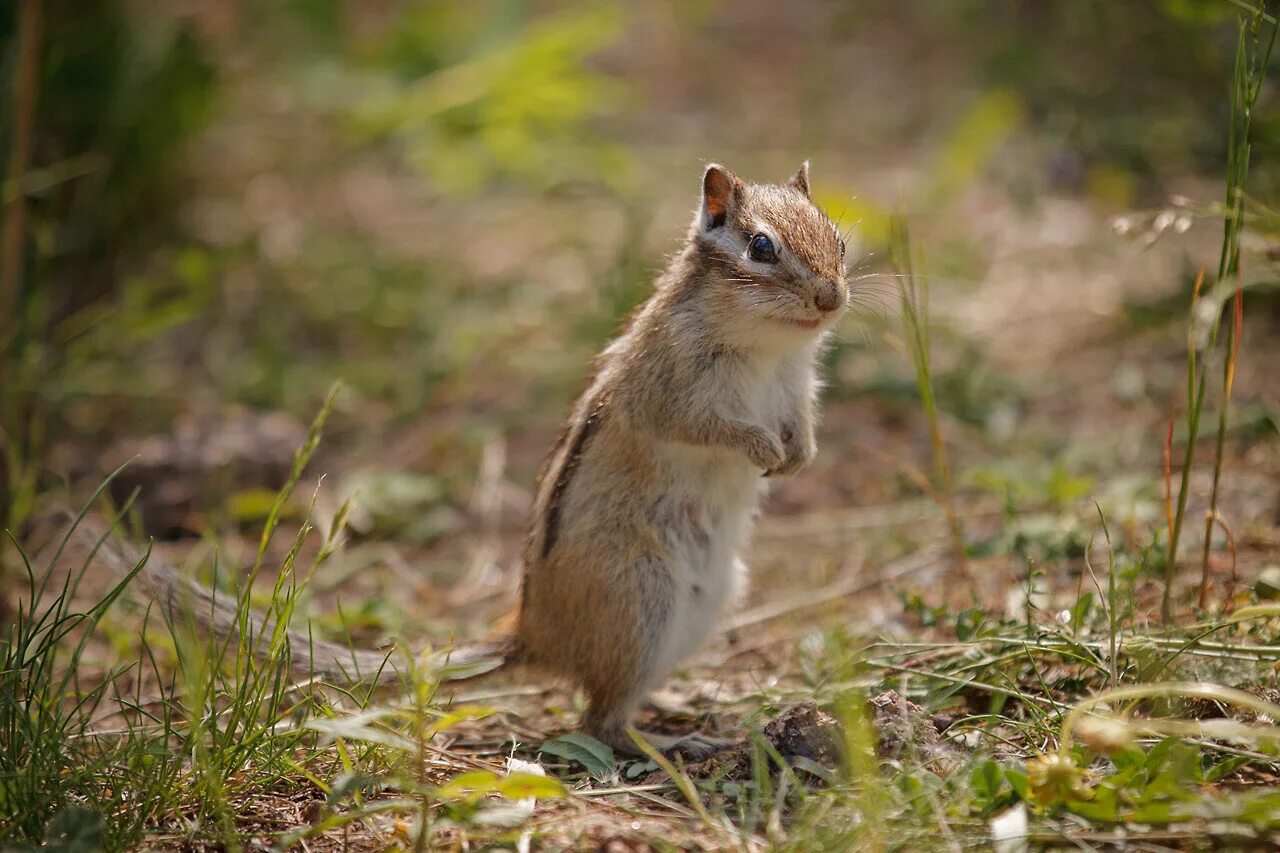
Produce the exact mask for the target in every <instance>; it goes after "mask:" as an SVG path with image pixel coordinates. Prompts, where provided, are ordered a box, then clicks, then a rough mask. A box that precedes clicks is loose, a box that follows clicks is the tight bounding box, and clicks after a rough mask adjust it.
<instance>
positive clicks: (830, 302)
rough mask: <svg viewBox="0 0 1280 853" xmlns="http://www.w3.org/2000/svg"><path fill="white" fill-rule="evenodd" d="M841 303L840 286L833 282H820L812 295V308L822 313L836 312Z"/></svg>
mask: <svg viewBox="0 0 1280 853" xmlns="http://www.w3.org/2000/svg"><path fill="white" fill-rule="evenodd" d="M843 302H844V300H843V299H842V298H841V289H840V285H839V284H838V283H837V282H834V281H824V282H822V283H821V284H819V285H818V289H817V291H815V292H814V294H813V304H814V307H816V308H817V309H818V310H819V311H822V312H824V313H826V312H830V311H834V310H836V309H837V308H839V307H840V305H841V304H842V303H843Z"/></svg>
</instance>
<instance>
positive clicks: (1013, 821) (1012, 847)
mask: <svg viewBox="0 0 1280 853" xmlns="http://www.w3.org/2000/svg"><path fill="white" fill-rule="evenodd" d="M990 825H991V846H992V847H994V848H995V851H996V853H1023V851H1025V850H1026V849H1027V807H1026V805H1024V804H1023V803H1018V804H1017V805H1016V806H1014V807H1013V808H1011V809H1009V810H1008V811H1004V812H1001V813H1000V814H998V815H996V816H995V817H993V818H991V824H990Z"/></svg>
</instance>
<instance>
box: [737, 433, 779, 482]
mask: <svg viewBox="0 0 1280 853" xmlns="http://www.w3.org/2000/svg"><path fill="white" fill-rule="evenodd" d="M745 444H746V446H745V447H743V450H744V451H745V452H746V454H747V458H748V459H750V460H751V462H752V464H753V465H755V466H757V467H758V468H761V469H762V470H764V471H766V472H768V471H773V470H774V469H776V468H777V467H778V466H780V465H782V464H783V462H785V461H786V458H787V450H786V448H785V447H784V446H783V444H782V441H781V439H780V438H779V437H778V436H776V435H774V434H773V433H772V432H770V431H769V430H767V429H765V428H764V427H751V428H750V429H749V430H748V432H747V435H746V443H745Z"/></svg>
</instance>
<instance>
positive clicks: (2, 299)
mask: <svg viewBox="0 0 1280 853" xmlns="http://www.w3.org/2000/svg"><path fill="white" fill-rule="evenodd" d="M40 4H41V0H19V6H18V59H17V65H16V67H15V69H14V76H13V98H12V103H13V112H12V114H11V116H10V119H9V127H10V130H11V133H10V137H9V166H8V169H7V170H6V172H5V177H6V179H7V184H8V186H10V187H12V188H13V189H12V191H11V192H10V193H8V194H7V197H6V198H5V199H4V232H3V235H0V252H3V255H0V386H3V388H4V389H5V390H4V392H3V393H0V527H3V528H5V529H8V528H10V527H11V526H13V525H14V524H15V521H16V513H15V512H14V509H15V505H16V504H17V500H16V495H17V493H18V492H19V491H20V488H21V485H20V484H21V483H22V482H24V481H27V480H28V479H29V472H27V471H25V470H24V469H25V467H26V465H25V464H24V463H23V456H24V453H23V445H25V443H26V438H27V437H26V436H25V435H24V434H23V430H21V429H20V427H19V424H20V423H21V422H22V413H21V412H20V411H19V406H20V403H19V400H18V395H17V394H16V393H15V389H14V387H13V386H14V384H15V383H14V381H13V379H12V377H11V376H10V375H9V362H10V358H11V356H15V355H16V353H15V350H16V348H17V346H18V340H17V338H18V334H17V332H18V322H17V315H18V310H19V303H20V299H19V296H18V291H19V289H20V287H21V285H22V274H23V267H24V264H23V260H24V257H25V254H26V252H25V251H24V250H25V245H24V244H25V242H26V220H27V199H26V194H25V193H24V191H23V181H24V178H25V177H26V171H27V165H28V162H29V160H30V157H31V135H32V129H33V125H34V124H35V112H36V92H37V90H38V87H39V81H40V11H41V9H40ZM8 543H9V539H8V537H7V536H4V535H0V589H3V588H4V576H5V565H6V562H5V552H6V551H8ZM6 621H8V606H7V602H6V601H4V600H3V599H2V598H0V622H6Z"/></svg>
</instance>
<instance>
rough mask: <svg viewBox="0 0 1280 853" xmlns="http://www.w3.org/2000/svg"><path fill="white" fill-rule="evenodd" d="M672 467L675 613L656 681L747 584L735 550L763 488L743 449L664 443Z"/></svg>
mask: <svg viewBox="0 0 1280 853" xmlns="http://www.w3.org/2000/svg"><path fill="white" fill-rule="evenodd" d="M664 450H666V451H667V452H668V454H669V456H668V462H669V464H670V466H671V471H672V473H673V474H674V477H673V482H674V483H675V484H676V488H673V489H672V491H671V495H670V504H669V506H668V510H669V513H670V517H671V518H672V519H673V520H674V523H673V524H671V526H670V528H669V529H668V532H667V537H666V538H667V543H666V544H667V545H668V547H669V549H670V551H669V554H670V563H669V566H668V568H669V570H670V572H671V580H672V585H673V590H672V592H673V603H672V607H673V612H672V614H671V616H670V619H669V621H668V630H667V633H666V636H665V638H664V641H663V644H662V648H661V649H660V650H659V651H658V654H657V661H656V666H655V667H654V670H653V673H654V678H655V684H653V685H649V686H650V687H655V686H657V683H656V682H660V681H661V680H662V679H664V678H665V677H666V675H667V674H668V673H669V672H670V671H671V669H672V668H673V667H674V666H675V665H676V664H677V663H678V662H679V661H680V660H681V659H683V658H684V657H686V656H687V655H689V654H691V653H692V652H694V651H696V650H697V649H699V648H701V647H702V645H703V644H704V643H705V642H706V640H707V638H708V637H709V636H710V635H711V633H712V631H713V630H714V629H715V628H716V626H717V625H718V624H719V622H720V619H721V617H722V616H723V615H724V613H725V611H726V610H727V609H729V608H730V607H732V606H733V605H734V604H736V603H737V602H738V601H739V600H740V599H741V597H742V595H743V593H744V592H745V591H746V584H747V571H746V566H745V564H744V563H743V562H742V560H741V559H740V558H739V553H740V551H741V550H742V548H743V547H744V546H745V545H746V543H747V540H748V539H749V538H750V536H751V528H752V525H753V522H754V517H755V512H756V508H757V506H758V504H759V500H760V495H761V493H762V491H763V485H762V484H763V482H764V481H763V479H762V477H761V472H760V471H759V470H758V469H756V468H754V467H752V466H751V465H750V463H748V462H747V461H746V460H745V459H742V458H741V455H740V454H733V453H731V452H729V451H724V450H716V449H709V448H696V447H690V446H688V445H668V446H667V447H665V448H664Z"/></svg>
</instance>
